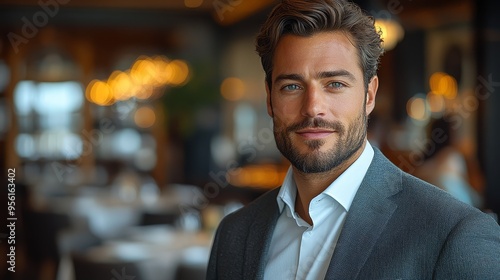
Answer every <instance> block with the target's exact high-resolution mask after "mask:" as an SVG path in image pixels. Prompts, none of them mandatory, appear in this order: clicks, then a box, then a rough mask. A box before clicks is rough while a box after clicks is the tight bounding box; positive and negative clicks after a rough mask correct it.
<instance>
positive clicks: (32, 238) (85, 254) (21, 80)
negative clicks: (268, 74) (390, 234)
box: [0, 0, 500, 280]
mask: <svg viewBox="0 0 500 280" xmlns="http://www.w3.org/2000/svg"><path fill="white" fill-rule="evenodd" d="M355 2H356V3H358V4H359V5H360V6H361V7H362V8H363V9H364V10H366V11H367V12H368V13H370V14H372V15H373V16H374V17H375V18H376V25H377V28H379V29H380V30H381V31H382V33H383V36H384V40H385V43H384V48H385V49H386V53H385V55H384V56H383V57H382V61H381V67H380V70H379V78H380V88H379V91H378V94H377V100H376V102H377V105H376V108H375V111H374V112H373V113H372V115H371V116H370V120H369V139H370V142H371V143H372V145H374V146H376V147H378V148H380V149H381V150H382V151H383V152H384V153H385V154H386V155H387V156H388V157H389V159H390V160H391V161H393V163H394V164H396V165H397V166H399V167H400V168H402V169H403V170H405V171H407V172H409V173H412V174H414V175H415V176H418V177H420V178H422V179H424V180H427V181H429V182H431V183H433V184H435V185H436V186H438V187H440V188H442V189H444V190H446V191H448V192H450V193H451V194H452V195H454V196H456V197H457V198H458V199H460V200H462V201H464V202H466V203H468V204H471V205H473V206H474V207H477V208H479V209H481V210H482V211H484V212H487V213H489V214H491V215H492V216H493V217H496V214H495V213H497V214H498V213H499V212H500V178H499V177H498V176H497V175H498V171H499V169H498V167H497V166H498V163H497V162H496V160H497V159H498V158H500V147H499V146H498V144H497V142H498V140H497V139H499V138H500V126H499V123H500V110H498V108H500V95H499V92H500V53H499V52H498V49H500V19H499V17H498V15H497V12H498V11H499V6H500V5H499V3H498V2H496V1H493V0H480V1H472V0H359V1H355ZM276 3H277V1H273V0H251V1H250V0H168V1H167V0H164V1H161V0H142V1H128V0H127V1H123V0H122V1H118V0H100V1H97V0H88V1H84V0H39V1H35V0H2V1H0V153H1V154H0V155H1V156H0V167H1V170H2V176H1V177H2V178H3V179H2V182H3V183H2V184H4V185H5V186H6V187H2V188H1V189H2V195H1V200H2V204H1V205H3V206H2V210H1V211H0V212H1V213H2V214H1V217H2V220H3V221H6V222H5V224H6V225H7V224H8V222H11V221H15V230H13V229H12V228H7V227H2V229H1V230H0V247H1V252H2V254H1V257H0V260H1V262H0V267H1V272H0V278H1V279H62V280H66V279H68V280H72V279H76V280H79V279H106V280H108V279H136V280H137V279H204V273H205V269H206V264H207V260H208V254H209V249H210V244H211V241H212V238H213V232H214V229H215V228H216V227H217V224H218V222H219V221H220V219H221V218H222V217H224V215H227V214H228V213H230V212H232V211H234V210H236V209H238V208H239V207H241V206H243V205H245V204H247V203H249V202H251V201H252V200H253V199H255V198H256V197H258V196H259V195H261V194H263V193H264V192H266V191H268V190H270V189H272V188H275V187H277V186H279V185H280V184H281V180H282V179H283V177H284V175H285V173H286V170H287V168H288V163H287V162H286V160H284V159H283V157H282V156H281V155H280V153H279V152H278V151H277V149H276V146H275V144H274V138H273V134H272V122H271V119H270V117H269V116H268V115H267V112H266V104H265V97H266V96H265V87H264V73H263V70H262V68H261V65H260V60H259V57H258V56H257V54H256V52H255V47H254V39H255V35H256V33H257V32H258V30H259V26H260V24H261V23H262V22H263V21H264V19H265V17H266V16H267V14H268V13H269V12H270V10H271V8H272V7H273V6H274V4H276ZM495 108H497V109H495ZM14 169H15V170H14ZM9 170H10V171H9ZM9 179H10V181H9ZM11 183H14V184H15V188H13V187H12V185H10V186H9V187H7V186H8V184H11ZM11 201H14V202H15V205H13V203H10V205H11V206H14V207H12V208H10V209H9V208H8V205H9V204H8V202H11ZM443 207H446V205H443ZM9 211H10V212H9ZM8 218H16V219H17V220H7V219H8ZM10 240H14V241H15V244H12V243H10V242H9V241H10ZM11 246H15V250H14V252H15V257H14V259H15V264H14V265H15V271H16V272H15V273H12V272H9V271H8V268H9V267H12V264H13V263H9V262H8V261H12V256H7V254H9V253H11V251H12V250H11ZM11 255H12V254H11ZM134 277H135V278H134Z"/></svg>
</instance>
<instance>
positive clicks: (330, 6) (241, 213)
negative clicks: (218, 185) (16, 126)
mask: <svg viewBox="0 0 500 280" xmlns="http://www.w3.org/2000/svg"><path fill="white" fill-rule="evenodd" d="M381 44H382V40H381V39H380V34H379V33H378V32H377V31H376V30H375V28H374V21H373V18H371V17H368V16H366V15H365V14H364V13H363V12H362V11H361V9H360V8H359V7H358V6H357V5H355V4H353V3H351V2H348V1H344V0H308V1H305V0H283V1H282V2H281V3H280V4H278V5H277V6H276V7H275V8H274V9H273V11H272V12H271V14H270V15H269V17H268V19H267V20H266V22H265V23H264V25H263V26H262V28H261V31H260V33H259V35H258V36H257V51H258V53H259V55H260V57H261V62H262V65H263V68H264V71H265V74H266V80H265V86H266V91H267V108H268V113H269V115H270V116H271V117H272V119H273V122H274V135H275V140H276V144H277V146H278V148H279V150H280V151H281V153H282V154H283V155H284V156H285V157H286V158H287V159H288V160H289V161H290V162H291V164H292V166H291V167H290V169H289V171H288V173H287V175H286V177H285V180H284V182H283V184H282V186H281V187H280V188H277V189H274V190H272V191H270V192H268V193H266V194H264V195H263V196H261V197H260V198H258V199H257V200H255V201H254V202H253V203H251V204H249V205H247V206H246V207H244V208H242V209H240V210H238V211H236V212H234V213H232V214H230V215H228V216H226V217H225V218H224V219H223V221H222V222H221V223H220V225H219V227H218V229H217V232H216V235H215V238H214V242H213V246H212V252H211V256H210V261H209V267H208V272H207V279H325V278H326V279H498V278H499V277H500V266H499V265H498V260H499V259H500V227H499V226H498V224H497V223H496V222H495V221H494V220H493V219H492V218H491V217H490V216H488V215H486V214H484V213H482V212H481V211H479V210H478V209H477V208H474V207H471V206H470V205H467V204H465V203H463V202H461V201H459V200H457V199H455V198H453V197H452V196H451V195H449V194H448V193H446V192H444V191H442V190H440V189H438V188H436V187H435V186H432V185H430V184H428V183H426V182H424V181H422V180H420V179H417V178H415V177H413V176H411V175H409V174H407V173H404V172H403V171H402V170H400V169H399V168H397V167H396V166H395V165H393V164H392V163H391V162H390V161H389V160H388V159H387V158H386V157H385V156H384V155H383V154H382V153H381V152H380V150H378V149H377V148H374V147H372V146H371V145H370V143H369V142H368V141H367V119H368V116H369V114H370V113H371V112H372V110H373V109H374V106H375V96H376V93H377V89H378V77H377V73H376V72H377V68H378V63H379V58H380V56H381V54H382V52H383V51H382V45H381Z"/></svg>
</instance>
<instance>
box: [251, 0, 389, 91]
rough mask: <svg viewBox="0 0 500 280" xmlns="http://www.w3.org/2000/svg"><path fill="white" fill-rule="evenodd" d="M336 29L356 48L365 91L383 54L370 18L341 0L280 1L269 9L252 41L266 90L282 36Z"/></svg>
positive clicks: (378, 35) (302, 34)
mask: <svg viewBox="0 0 500 280" xmlns="http://www.w3.org/2000/svg"><path fill="white" fill-rule="evenodd" d="M336 30H339V31H343V32H346V34H348V35H349V39H350V40H351V41H352V43H353V44H354V46H355V47H356V48H357V49H358V54H359V58H360V67H361V68H362V69H363V79H364V82H365V88H366V87H367V86H368V83H369V82H370V80H371V79H372V77H373V76H375V75H376V73H377V68H378V64H379V61H380V56H381V55H382V53H383V48H382V39H381V38H380V34H379V33H378V32H377V31H376V30H375V27H374V19H373V18H372V17H370V16H367V15H365V14H364V13H363V12H362V11H361V9H360V8H359V6H357V5H356V4H354V3H352V2H349V1H345V0H283V1H282V2H281V3H280V4H278V5H277V6H276V7H275V8H274V9H273V10H272V12H271V14H270V15H269V17H268V18H267V20H266V22H265V23H264V24H263V25H262V27H261V29H260V32H259V34H258V36H257V40H256V47H257V48H256V49H257V52H258V53H259V56H260V57H261V62H262V67H263V68H264V71H265V73H266V82H267V84H268V85H269V87H271V84H272V71H273V56H274V51H275V49H276V45H277V44H278V41H279V40H280V38H281V37H282V36H283V35H285V34H293V35H298V36H304V37H307V36H311V35H313V34H315V33H318V32H322V31H336Z"/></svg>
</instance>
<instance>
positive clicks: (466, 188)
mask: <svg viewBox="0 0 500 280" xmlns="http://www.w3.org/2000/svg"><path fill="white" fill-rule="evenodd" d="M446 119H449V118H445V117H443V118H439V119H436V120H433V121H432V122H431V125H430V126H429V131H428V135H429V137H428V138H427V139H431V138H432V137H430V136H431V135H433V134H439V135H442V137H439V140H440V141H434V142H433V143H432V145H431V148H430V149H429V150H428V151H426V153H424V154H423V156H424V163H423V164H422V165H421V166H418V167H417V169H416V171H415V173H414V175H415V176H416V177H418V178H420V179H422V180H424V181H427V182H429V183H431V184H433V185H435V186H437V187H439V188H440V189H442V190H445V191H447V192H448V193H450V194H451V195H453V196H454V197H455V198H457V199H458V200H460V201H463V202H465V203H467V204H469V205H472V206H474V207H477V208H482V207H483V201H482V198H481V196H480V195H479V193H478V192H477V191H476V190H475V189H474V188H473V187H472V186H471V184H470V183H469V181H470V180H469V171H468V168H467V162H466V159H465V157H464V155H463V154H462V153H461V152H460V150H459V149H458V148H456V147H455V145H454V137H453V136H454V133H453V130H452V127H451V123H450V122H449V121H447V120H446Z"/></svg>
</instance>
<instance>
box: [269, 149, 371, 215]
mask: <svg viewBox="0 0 500 280" xmlns="http://www.w3.org/2000/svg"><path fill="white" fill-rule="evenodd" d="M373 155H374V151H373V148H372V146H371V145H370V143H369V142H368V141H366V145H365V148H364V149H363V152H362V153H361V155H360V156H359V158H358V159H356V161H354V162H353V163H352V164H351V166H349V167H348V168H347V169H346V170H345V171H344V172H343V173H342V174H341V175H340V176H339V177H338V178H337V179H336V180H335V181H333V182H332V183H331V184H330V185H329V186H328V187H327V188H326V189H325V190H324V191H323V192H322V194H326V195H328V196H330V197H332V198H333V199H335V200H336V201H337V202H339V203H340V204H341V205H342V207H344V209H345V210H346V211H349V208H350V207H351V204H352V201H353V199H354V196H355V195H356V192H357V191H358V189H359V186H360V185H361V182H362V181H363V178H364V177H365V175H366V172H367V171H368V167H369V166H370V164H371V162H372V159H373ZM296 196H297V185H296V184H295V180H294V179H293V169H292V167H291V166H290V168H289V169H288V172H287V174H286V176H285V179H284V181H283V184H282V186H281V189H280V191H279V194H278V197H277V202H278V207H279V209H280V212H282V211H283V208H284V207H285V205H288V207H289V208H290V210H291V213H292V215H293V216H294V217H295V197H296Z"/></svg>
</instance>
